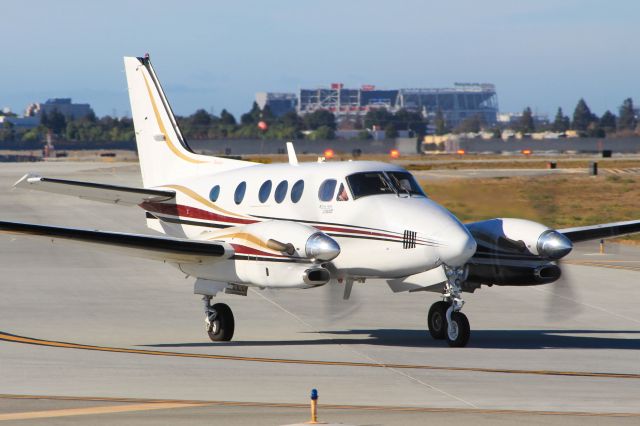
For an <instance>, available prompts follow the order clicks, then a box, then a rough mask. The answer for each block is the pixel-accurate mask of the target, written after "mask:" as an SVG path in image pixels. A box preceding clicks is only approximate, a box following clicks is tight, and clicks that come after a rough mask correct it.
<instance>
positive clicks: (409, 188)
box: [387, 172, 424, 197]
mask: <svg viewBox="0 0 640 426" xmlns="http://www.w3.org/2000/svg"><path fill="white" fill-rule="evenodd" d="M387 176H389V178H390V179H391V183H392V184H393V186H395V187H396V189H397V190H398V192H400V193H401V194H402V193H405V194H409V195H422V196H423V197H424V192H422V188H420V185H418V182H416V180H415V178H414V177H413V176H412V175H411V173H409V172H387Z"/></svg>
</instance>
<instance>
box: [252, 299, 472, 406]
mask: <svg viewBox="0 0 640 426" xmlns="http://www.w3.org/2000/svg"><path fill="white" fill-rule="evenodd" d="M251 292H253V293H254V294H256V295H258V296H260V297H261V298H263V299H264V300H266V301H267V302H269V303H271V304H272V305H274V306H275V307H277V308H278V309H280V310H281V311H283V312H285V313H287V314H288V315H291V316H292V317H293V318H295V319H296V320H297V321H299V322H300V323H301V324H304V325H305V326H306V327H307V328H309V329H310V330H311V331H313V332H314V333H317V334H320V335H325V337H327V338H328V339H329V340H335V339H334V338H333V337H332V336H329V335H327V334H325V333H322V332H321V331H319V330H317V329H316V328H315V327H313V326H312V325H311V324H309V323H308V322H306V321H305V320H303V319H302V318H300V317H299V316H298V315H296V314H294V313H293V312H291V311H289V310H288V309H287V308H285V307H284V306H282V305H280V304H279V303H278V302H276V301H275V300H272V299H269V298H268V297H266V296H265V295H263V294H261V293H259V292H258V291H256V290H253V289H251ZM336 342H337V341H336ZM338 346H340V347H342V348H345V349H348V350H350V351H351V352H353V353H355V354H356V355H359V356H361V357H364V358H366V359H368V360H369V361H371V362H372V363H374V364H378V365H381V366H384V365H385V363H384V362H381V361H379V360H377V359H375V358H372V357H371V356H369V355H368V354H366V353H363V352H360V351H359V350H357V349H355V348H353V347H352V346H350V345H345V344H343V343H338ZM384 368H385V369H387V370H391V371H392V372H394V373H396V374H398V375H400V376H404V377H405V378H407V379H409V380H412V381H414V382H416V383H418V384H420V385H422V386H425V387H427V388H429V389H431V390H434V391H436V392H438V393H440V394H442V395H445V396H448V397H449V398H453V399H455V400H456V401H458V402H462V403H463V404H466V405H468V406H469V407H472V408H479V407H478V406H477V405H475V404H473V403H471V402H469V401H467V400H465V399H462V398H460V397H458V396H456V395H453V394H451V393H449V392H447V391H445V390H443V389H440V388H438V387H436V386H434V385H432V384H430V383H426V382H424V381H422V380H420V379H418V378H416V377H413V376H412V375H410V374H408V373H407V372H405V371H400V370H398V369H396V368H393V367H387V366H385V367H384Z"/></svg>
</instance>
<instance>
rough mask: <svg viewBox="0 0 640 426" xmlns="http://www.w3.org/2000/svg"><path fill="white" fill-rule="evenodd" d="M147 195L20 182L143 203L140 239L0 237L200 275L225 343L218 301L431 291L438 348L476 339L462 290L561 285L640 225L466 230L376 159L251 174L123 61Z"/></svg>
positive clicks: (25, 230) (473, 226)
mask: <svg viewBox="0 0 640 426" xmlns="http://www.w3.org/2000/svg"><path fill="white" fill-rule="evenodd" d="M124 65H125V71H126V77H127V84H128V88H129V98H130V102H131V111H132V116H133V122H134V127H135V137H136V143H137V148H138V156H139V162H140V169H141V174H142V182H143V188H134V187H125V186H117V185H108V184H101V183H94V182H82V181H73V180H64V179H56V178H51V177H43V176H39V175H36V174H32V173H30V174H27V175H25V176H23V177H22V178H21V179H20V180H19V181H18V182H16V184H15V187H17V188H27V189H33V190H39V191H47V192H51V193H55V194H60V195H71V196H76V197H80V198H82V199H87V200H93V201H99V202H106V203H115V204H118V205H123V206H138V207H140V208H141V209H142V210H143V211H144V213H145V215H146V224H147V226H148V227H149V228H150V229H152V230H154V231H157V232H159V233H161V234H163V235H146V234H144V235H142V234H130V233H118V232H104V231H95V230H86V229H75V228H61V227H53V226H45V225H38V224H26V223H15V222H0V231H1V232H3V233H10V234H14V235H15V234H25V235H32V236H40V237H46V238H48V239H62V240H72V241H76V242H79V243H87V244H93V245H99V246H103V247H107V248H114V247H115V248H117V249H118V251H119V252H120V253H123V254H126V255H132V256H138V257H142V258H147V259H153V260H157V261H162V262H167V263H169V264H171V265H174V266H175V267H176V268H178V269H179V270H180V271H181V272H182V273H184V274H186V275H188V276H191V277H195V283H194V293H195V294H197V295H201V296H203V301H204V310H205V316H204V317H205V318H204V319H205V329H206V332H207V334H208V336H209V338H210V339H211V340H212V341H214V342H224V341H229V340H231V339H232V337H233V334H234V330H235V319H234V315H233V312H232V310H231V308H230V307H229V306H228V305H227V304H225V303H215V304H212V298H213V297H215V296H216V295H218V293H225V294H230V295H240V296H246V295H247V292H248V289H249V288H256V289H308V288H314V287H318V286H323V285H327V284H331V285H333V286H336V285H337V286H338V288H339V289H340V290H341V291H343V298H344V299H349V297H350V295H351V291H352V287H353V285H354V283H365V282H369V283H371V282H377V281H384V282H386V283H387V284H388V286H389V287H390V289H391V291H392V292H396V293H397V292H420V291H431V292H437V293H439V294H440V296H441V300H440V301H437V302H435V303H433V305H432V306H431V308H430V309H429V312H428V316H427V324H428V330H429V333H430V334H431V336H432V337H433V338H434V339H438V340H446V342H447V343H448V345H449V346H452V347H463V346H466V345H467V342H468V341H469V337H470V333H471V331H470V326H469V321H468V319H467V317H466V316H465V314H464V313H463V312H462V307H463V305H464V299H463V296H462V293H463V292H473V291H475V290H477V289H478V288H480V287H481V286H483V285H486V286H493V285H496V286H528V285H541V284H549V283H552V282H555V281H557V280H558V279H559V278H560V276H561V270H560V267H559V266H558V263H557V261H559V260H560V259H562V258H563V257H565V256H566V255H568V254H569V253H570V252H571V250H572V248H573V243H576V242H579V241H587V240H592V239H601V238H608V237H613V236H618V235H623V234H630V233H636V232H640V221H628V222H616V223H608V224H601V225H595V226H584V227H578V228H570V229H559V230H554V229H551V228H549V227H547V226H545V225H543V224H540V223H536V222H532V221H529V220H524V219H514V218H496V219H491V220H484V221H480V222H474V223H467V224H463V223H461V222H460V221H459V220H458V219H457V218H456V217H455V216H454V215H453V214H452V213H451V212H449V211H448V210H446V209H445V208H444V207H442V206H440V205H438V204H437V203H436V202H435V201H433V200H432V199H430V198H429V197H428V196H427V195H426V194H425V193H424V192H423V190H422V189H421V187H420V185H419V184H418V183H417V181H416V180H415V178H414V177H413V176H412V175H411V173H409V172H408V171H407V170H405V169H404V168H402V167H399V166H397V165H393V164H387V163H383V162H371V161H348V162H336V161H334V162H306V163H303V162H298V159H297V156H296V154H295V149H294V147H293V145H292V144H291V143H287V145H286V146H287V153H288V160H289V161H288V163H280V164H258V163H253V162H249V161H243V160H237V159H230V158H223V157H215V156H207V155H201V154H197V153H194V152H193V151H192V150H191V149H190V148H189V145H188V144H187V142H186V140H185V138H184V137H183V135H182V133H181V131H180V128H179V126H178V123H177V121H176V118H175V116H174V114H173V112H172V110H171V107H170V105H169V102H168V100H167V98H166V96H165V93H164V91H163V89H162V87H161V85H160V81H159V80H158V77H157V75H156V73H155V71H154V68H153V66H152V65H151V61H150V59H149V56H148V55H145V56H144V57H125V58H124Z"/></svg>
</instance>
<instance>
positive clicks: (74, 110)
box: [24, 98, 94, 120]
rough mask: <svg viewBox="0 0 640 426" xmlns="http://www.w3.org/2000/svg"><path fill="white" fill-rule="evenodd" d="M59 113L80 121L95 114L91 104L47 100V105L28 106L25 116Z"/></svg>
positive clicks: (65, 100)
mask: <svg viewBox="0 0 640 426" xmlns="http://www.w3.org/2000/svg"><path fill="white" fill-rule="evenodd" d="M53 111H58V112H59V113H61V114H62V115H64V116H65V117H67V118H72V119H74V120H75V119H78V118H82V117H86V116H87V115H90V114H94V112H93V109H91V106H90V105H89V104H74V103H71V98H53V99H47V101H46V102H45V103H33V104H30V105H29V106H27V109H26V110H25V113H24V115H25V116H26V117H40V116H41V115H42V113H46V114H47V115H48V114H51V113H52V112H53Z"/></svg>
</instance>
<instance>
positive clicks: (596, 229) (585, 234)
mask: <svg viewBox="0 0 640 426" xmlns="http://www.w3.org/2000/svg"><path fill="white" fill-rule="evenodd" d="M557 231H558V232H560V233H561V234H563V235H564V236H565V237H567V238H569V239H570V240H571V241H572V242H574V243H577V242H580V241H588V240H598V239H603V238H612V237H619V236H621V235H628V234H635V233H637V232H640V220H630V221H628V222H613V223H603V224H600V225H592V226H580V227H576V228H566V229H558V230H557Z"/></svg>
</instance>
